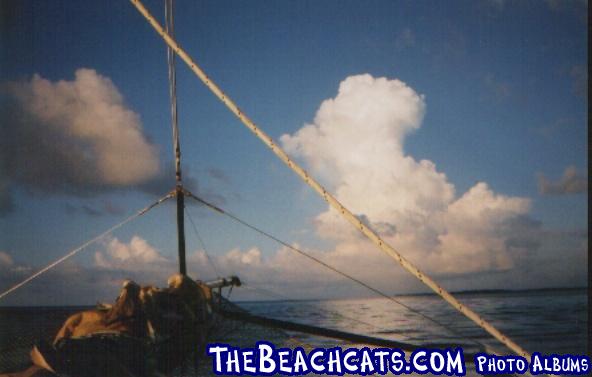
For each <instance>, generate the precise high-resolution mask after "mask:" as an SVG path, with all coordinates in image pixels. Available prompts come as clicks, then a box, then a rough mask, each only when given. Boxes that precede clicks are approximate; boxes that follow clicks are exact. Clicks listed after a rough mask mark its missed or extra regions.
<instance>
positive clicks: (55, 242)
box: [0, 0, 588, 305]
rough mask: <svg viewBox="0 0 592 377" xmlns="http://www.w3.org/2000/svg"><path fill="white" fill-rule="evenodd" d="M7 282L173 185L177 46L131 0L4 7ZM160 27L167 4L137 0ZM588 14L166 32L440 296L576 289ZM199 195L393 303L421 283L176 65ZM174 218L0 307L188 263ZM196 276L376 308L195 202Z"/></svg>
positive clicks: (232, 9)
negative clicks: (169, 59)
mask: <svg viewBox="0 0 592 377" xmlns="http://www.w3.org/2000/svg"><path fill="white" fill-rule="evenodd" d="M0 4H1V12H2V13H1V28H2V31H1V33H0V43H1V44H2V48H1V49H0V51H1V54H2V55H1V56H0V64H1V65H0V67H1V69H0V116H1V118H0V291H4V290H6V289H8V288H9V287H11V286H12V285H14V284H16V283H18V282H19V281H22V280H23V279H25V278H26V277H27V276H30V275H31V274H32V273H34V272H35V271H37V270H39V269H40V268H42V267H43V266H45V265H47V264H49V263H51V262H52V261H54V260H56V259H58V258H59V257H61V256H62V255H64V254H66V253H68V252H69V251H71V250H73V249H74V248H76V247H78V246H79V245H81V244H83V243H84V242H85V241H87V240H88V239H91V238H93V237H94V236H96V235H98V234H100V233H102V232H103V231H105V230H106V229H108V228H110V227H111V226H112V225H114V224H117V223H119V222H120V221H122V220H123V219H125V218H126V217H128V216H130V215H131V214H133V213H135V212H136V211H138V210H140V209H142V208H144V207H145V206H147V205H149V204H150V203H152V202H154V201H155V200H157V199H158V198H160V197H162V196H164V195H165V194H166V193H167V192H169V191H170V190H172V189H173V187H174V174H173V163H172V160H173V152H172V137H171V125H170V105H169V97H168V95H169V92H168V77H167V64H166V49H165V44H164V42H163V41H162V40H161V39H160V38H159V37H158V35H157V34H156V33H155V32H154V31H153V30H152V29H151V27H150V26H149V25H148V24H147V22H146V21H145V20H144V19H143V18H142V17H141V16H140V14H139V13H138V12H137V11H136V10H135V8H134V7H133V5H132V4H131V3H129V2H127V1H102V2H67V1H57V0H55V1H46V2H34V1H28V0H25V1H19V2H10V1H2V2H1V3H0ZM146 6H147V8H148V9H149V10H150V11H151V12H152V13H153V14H154V15H155V17H157V19H158V20H160V21H161V22H162V20H163V19H164V4H163V3H162V2H161V1H146ZM586 15H587V2H585V1H579V0H573V1H568V0H565V1H509V0H508V1H504V0H496V1H492V0H482V1H450V2H445V3H444V2H437V1H426V2H413V1H373V2H370V3H368V2H360V1H322V2H318V1H298V2H294V1H292V2H288V1H276V2H263V1H252V2H241V1H200V2H193V1H178V2H176V12H175V32H176V39H177V40H178V42H179V43H180V45H181V46H182V47H183V48H184V49H185V50H186V51H187V52H188V53H189V55H191V56H192V57H193V58H194V59H195V60H196V61H197V62H198V63H199V64H200V65H201V66H202V68H203V69H204V70H205V71H206V72H207V73H208V75H209V76H210V77H211V78H212V79H213V80H214V81H215V82H216V83H218V85H219V86H220V87H221V88H222V89H223V90H224V91H225V92H226V93H227V94H228V95H229V96H230V97H231V98H232V99H233V100H234V101H235V102H236V103H237V104H238V106H239V107H240V108H241V109H242V110H243V111H244V112H245V113H246V114H248V116H249V117H250V118H251V119H252V120H253V121H254V122H255V123H256V124H258V125H259V126H260V127H261V128H262V129H263V130H264V131H265V132H266V133H268V134H269V135H270V136H271V137H272V138H273V139H274V140H276V142H277V143H278V145H280V146H281V147H282V148H284V149H285V150H286V151H287V153H288V154H289V155H290V156H292V157H293V158H295V160H296V161H297V162H298V163H300V164H302V166H303V167H304V168H306V169H307V170H308V171H309V172H310V174H311V175H312V176H314V177H315V178H316V179H318V181H319V182H321V183H322V184H323V185H324V186H325V187H326V188H327V189H328V190H329V191H330V192H332V193H333V194H334V195H335V196H336V198H337V199H338V200H340V201H341V202H342V203H343V204H344V205H345V206H346V207H348V208H350V209H351V210H352V212H353V213H354V214H356V215H357V216H358V217H359V218H360V219H361V220H363V221H364V222H365V223H366V224H368V225H369V226H370V227H371V228H372V229H374V230H375V231H377V232H378V233H379V234H380V235H381V236H382V237H383V238H384V239H385V240H386V241H387V242H389V243H390V244H391V245H392V246H394V247H395V248H396V249H397V250H399V251H400V252H401V254H403V255H404V256H405V257H406V258H408V259H409V260H411V261H412V262H413V263H415V264H416V265H417V266H418V267H419V268H420V269H421V270H422V271H424V272H426V273H427V274H429V275H430V276H432V277H433V278H434V279H436V280H437V281H438V282H439V283H441V284H442V285H443V286H444V287H446V288H448V289H450V290H467V289H530V288H545V287H582V286H586V284H587V283H586V281H587V279H586V276H587V254H588V253H587V251H588V230H587V229H588V224H587V206H588V201H587V195H586V193H587V189H588V186H587V181H588V177H587V171H588V166H587V154H586V152H587V127H586V124H587V123H586V122H587V80H588V77H587V60H586V59H587V17H586ZM177 82H178V84H177V85H178V87H177V100H178V112H179V127H180V135H181V152H182V158H183V174H184V179H185V184H186V187H187V188H188V189H189V190H191V191H192V192H193V193H195V194H196V195H198V196H200V197H203V198H204V199H206V200H208V201H211V202H212V203H214V204H216V205H219V206H221V207H222V208H224V209H225V210H227V211H228V212H230V213H233V214H234V215H236V216H238V217H239V218H241V219H243V220H245V221H247V222H248V223H250V224H253V225H255V226H257V227H259V228H261V229H263V230H265V231H266V232H268V233H270V234H273V235H274V236H276V237H277V238H279V239H281V240H283V241H285V242H286V243H288V244H290V245H293V246H295V247H297V248H300V249H302V250H304V251H306V252H308V253H310V254H311V255H313V256H315V257H317V258H319V259H322V260H323V261H325V262H327V263H330V264H331V265H333V266H335V267H336V268H338V269H340V270H342V271H344V272H346V273H348V274H351V275H353V276H355V277H356V278H358V279H360V280H362V281H364V282H366V283H368V284H370V285H372V286H375V287H377V288H378V289H381V290H383V291H384V292H387V293H388V294H406V293H418V292H425V291H426V288H425V287H423V286H422V285H421V284H420V283H419V281H417V280H416V279H415V278H414V277H412V276H411V275H409V274H408V273H407V272H406V271H404V270H403V269H402V268H401V267H400V266H399V265H397V263H396V262H395V261H393V260H391V259H390V258H389V257H387V256H386V255H384V254H382V253H381V252H380V251H379V250H378V249H377V248H376V247H375V246H373V245H372V244H370V243H369V242H368V241H366V240H365V239H364V238H363V237H362V236H361V234H360V233H359V232H357V230H356V229H353V228H351V226H350V225H349V224H347V223H346V222H344V221H343V220H342V219H340V218H339V216H338V215H337V214H336V213H334V212H333V211H332V210H330V209H329V208H328V207H327V204H326V203H325V202H324V201H323V200H321V199H320V198H318V197H317V196H316V194H315V193H314V192H313V191H312V190H311V189H310V188H308V187H307V186H306V185H305V184H304V183H303V182H301V181H300V180H299V178H298V177H297V176H296V175H295V174H294V173H293V172H291V171H290V170H289V169H288V168H287V167H286V166H284V165H283V164H282V163H281V162H280V161H279V160H277V158H276V157H275V156H274V155H273V154H272V153H271V152H270V151H269V150H267V149H266V147H265V146H264V145H263V144H262V143H261V142H260V141H259V140H257V139H256V138H255V137H254V136H253V135H252V134H251V133H250V132H249V131H248V130H247V129H246V128H245V127H243V126H242V125H241V123H240V122H239V120H238V119H236V118H235V117H234V116H233V115H232V114H230V113H229V112H228V110H227V109H226V108H225V107H224V106H223V105H222V104H221V103H220V102H219V101H218V100H217V99H216V98H215V97H214V96H213V95H212V94H211V93H209V92H208V90H207V88H205V86H203V85H202V84H201V83H200V82H199V81H198V79H197V78H196V77H195V76H194V75H193V73H192V72H191V71H190V70H189V69H188V68H187V67H186V66H184V65H183V63H182V62H181V61H178V62H177ZM175 232H176V229H175V207H174V205H172V203H168V202H167V203H165V204H162V205H160V206H158V207H156V208H155V209H153V210H151V211H150V212H148V213H147V214H146V215H144V216H142V217H140V218H139V219H137V220H135V221H133V222H132V223H130V224H128V225H126V226H125V227H122V228H121V229H118V230H116V231H114V232H112V233H111V234H109V235H108V236H107V237H104V238H102V239H101V240H100V241H99V242H97V243H94V244H92V245H90V246H89V247H87V248H85V249H84V250H83V251H82V252H80V253H79V254H77V255H76V256H75V257H73V258H71V259H69V260H68V261H66V262H64V263H63V264H60V265H59V266H58V267H56V268H55V269H53V270H51V271H50V272H48V273H47V274H44V275H42V276H40V277H39V278H37V279H35V280H34V281H32V282H31V283H30V284H28V285H25V286H23V287H22V288H20V289H18V290H16V291H15V292H13V293H11V294H10V295H8V296H6V297H5V298H3V299H2V300H1V301H0V305H62V304H92V303H94V302H96V301H97V300H107V301H110V300H112V299H113V298H114V297H116V296H117V292H118V290H119V287H120V286H121V282H122V281H123V279H126V278H131V279H134V280H136V281H138V282H140V283H143V284H154V285H159V286H163V285H164V284H165V283H166V279H167V277H168V276H169V275H171V274H173V273H174V272H176V270H177V268H178V267H177V259H176V258H177V257H176V243H177V240H176V233H175ZM186 233H187V250H188V251H187V253H188V256H187V264H188V271H189V274H190V275H191V276H192V277H194V278H198V279H203V280H208V279H212V278H215V277H217V276H226V275H230V274H236V275H238V276H239V277H240V278H241V279H242V280H243V281H244V282H245V283H246V286H247V287H251V288H253V289H247V288H245V289H242V290H241V289H238V290H236V291H235V292H234V293H233V295H235V297H236V298H239V299H265V298H266V297H264V296H261V292H260V291H257V288H262V289H266V290H268V291H269V290H272V291H274V292H276V293H278V294H281V295H285V296H289V297H294V298H343V297H370V296H371V295H372V293H369V292H367V291H365V290H364V289H363V288H361V287H359V286H356V285H355V284H354V283H351V282H349V281H345V280H343V278H342V277H340V276H338V275H335V274H334V273H332V272H331V271H328V270H325V269H323V268H322V267H320V266H319V265H315V264H314V263H313V262H311V261H309V260H307V259H306V258H303V257H302V256H300V255H298V254H296V253H294V252H293V251H291V250H290V249H289V248H286V247H285V246H282V245H279V244H277V243H275V242H274V241H272V240H269V239H266V238H264V237H262V236H261V235H260V234H257V233H255V232H253V231H251V230H249V229H248V228H245V227H244V226H241V225H240V224H237V223H236V222H233V221H232V220H230V219H229V218H227V217H223V216H220V215H218V214H216V213H213V212H211V211H208V210H207V209H205V208H204V207H203V206H199V205H197V204H195V203H191V202H188V205H187V216H186Z"/></svg>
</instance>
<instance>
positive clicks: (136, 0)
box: [130, 0, 531, 360]
mask: <svg viewBox="0 0 592 377" xmlns="http://www.w3.org/2000/svg"><path fill="white" fill-rule="evenodd" d="M130 1H131V2H132V4H133V5H134V6H135V7H136V9H137V10H138V11H139V12H140V14H142V16H143V17H144V18H145V19H146V20H147V21H148V22H149V23H150V25H152V27H153V28H154V30H155V31H156V32H157V33H158V34H159V35H160V36H161V37H162V38H163V39H164V41H165V42H166V44H167V45H168V46H169V47H171V48H172V49H173V50H174V51H175V53H176V54H177V55H178V56H179V57H180V58H181V59H182V60H183V61H184V62H185V63H186V64H187V65H188V66H189V68H190V69H191V70H192V71H193V73H195V74H196V75H197V76H198V77H199V79H200V80H201V81H202V82H203V83H204V84H205V85H206V87H208V89H210V91H212V93H213V94H214V95H215V96H216V97H218V99H220V101H222V103H224V104H225V105H226V107H228V109H229V110H230V111H231V112H232V113H233V114H234V115H236V116H237V117H238V118H239V119H240V120H241V122H242V123H243V124H244V125H245V126H246V127H247V128H249V129H250V130H251V131H252V132H253V133H254V134H255V135H256V136H257V137H258V138H259V139H260V140H261V141H262V142H263V143H264V144H265V145H267V147H269V148H270V149H271V150H272V151H273V153H274V154H275V155H276V156H277V157H278V158H279V159H280V160H282V161H283V162H284V163H285V164H286V165H288V167H289V168H290V169H292V170H293V171H294V172H295V173H296V174H297V175H298V176H299V177H300V178H302V180H304V181H305V182H306V183H307V184H308V185H309V186H310V187H312V188H313V189H314V190H315V191H316V192H317V193H318V194H319V195H320V196H321V197H322V198H323V199H324V200H325V201H326V202H327V203H329V205H331V206H332V207H333V208H334V209H336V210H337V212H339V213H340V214H341V215H342V216H343V217H344V218H345V219H347V220H348V221H349V222H350V223H352V224H353V225H354V226H355V227H356V228H358V229H359V230H360V231H361V232H362V233H363V234H364V235H365V236H366V237H368V239H369V240H370V241H372V242H374V244H376V245H377V246H378V247H379V248H380V249H381V250H382V251H383V252H384V253H386V254H387V255H389V256H390V257H392V258H393V259H395V260H396V261H398V263H399V264H400V265H401V266H402V267H403V268H405V269H406V270H407V271H409V272H410V273H411V274H412V275H413V276H415V277H416V278H417V279H419V280H420V281H421V282H422V283H424V284H425V285H427V286H428V287H429V288H430V289H432V290H433V291H434V292H436V293H437V294H438V295H439V296H440V297H442V298H443V299H444V300H445V301H446V302H448V303H449V304H450V305H451V306H452V307H454V308H455V309H456V310H458V311H459V312H461V313H462V314H464V315H465V316H466V317H467V318H469V319H470V320H472V321H473V322H475V323H476V324H477V325H478V326H480V327H481V328H483V329H484V330H485V331H487V332H488V333H489V334H491V335H492V336H493V337H494V338H496V339H497V340H499V341H500V342H501V343H503V344H505V345H506V346H507V347H508V348H510V349H511V350H512V351H514V352H516V354H518V355H520V356H522V357H524V358H526V359H528V360H530V358H531V356H530V354H529V353H528V352H527V351H526V350H525V349H524V348H522V347H521V346H519V345H518V344H517V343H515V342H514V341H513V340H512V339H510V338H508V337H507V336H506V335H504V334H503V333H502V332H501V331H499V330H498V329H497V328H495V327H494V326H493V325H492V324H491V323H489V322H488V321H486V320H485V319H483V318H482V317H481V316H480V315H479V314H477V313H476V312H474V311H473V310H472V309H470V308H469V307H467V306H465V305H464V304H462V303H461V302H460V301H459V300H458V299H457V298H456V297H454V296H453V295H452V294H450V292H448V291H447V290H445V289H444V288H442V287H441V286H440V285H439V284H438V283H437V282H436V281H435V280H433V279H432V278H431V277H429V276H427V275H426V274H425V273H423V272H422V271H420V270H419V268H417V267H416V266H415V265H414V264H413V263H411V262H410V261H408V260H407V259H406V258H404V257H403V255H401V253H399V252H398V251H397V250H396V249H395V248H394V247H392V246H391V245H389V244H388V243H387V242H386V241H384V240H383V239H382V238H381V237H380V236H379V235H378V234H377V233H375V232H374V231H373V230H372V229H370V227H368V226H367V225H366V224H364V223H363V222H362V221H361V220H360V219H359V218H358V217H356V216H355V215H354V214H353V213H352V212H351V211H350V210H348V209H347V208H345V207H344V206H343V205H342V204H341V203H340V202H339V201H338V200H337V199H336V198H335V197H334V196H333V195H331V194H330V193H328V192H327V190H326V189H325V188H324V187H323V186H321V185H320V184H319V183H318V182H317V181H316V180H314V179H313V178H311V177H310V176H309V174H308V173H307V172H306V171H305V170H304V169H303V168H302V167H300V165H298V164H297V163H296V162H294V161H293V160H292V159H290V157H289V156H288V155H287V154H286V152H284V151H283V150H282V149H281V148H280V147H278V146H277V144H276V143H275V142H274V141H273V139H272V138H271V137H270V136H269V135H267V134H266V133H265V132H263V131H262V130H261V129H260V128H259V127H257V125H256V124H255V123H253V121H252V120H251V119H249V118H248V117H247V116H246V115H245V114H244V113H243V112H242V111H241V110H240V109H239V107H238V106H237V105H236V104H235V103H234V102H233V101H232V100H231V99H230V98H229V97H228V96H227V95H226V94H225V93H224V92H222V90H221V89H220V88H219V87H218V85H216V84H215V83H214V82H213V81H212V80H211V79H210V78H209V77H208V76H207V75H206V73H205V72H204V71H203V70H202V69H201V68H200V67H199V66H198V65H197V63H196V62H195V61H194V60H193V59H192V58H191V57H190V56H189V55H188V54H187V53H186V52H185V50H183V49H182V48H181V47H180V46H179V44H178V43H177V42H176V41H175V40H174V39H173V38H171V37H170V36H169V35H168V34H167V33H166V32H165V31H164V30H163V28H162V26H160V24H159V23H158V21H156V19H155V18H154V17H153V16H152V15H151V14H150V12H148V10H147V9H146V8H145V7H144V5H143V4H142V2H141V1H140V0H130Z"/></svg>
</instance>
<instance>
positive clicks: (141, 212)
mask: <svg viewBox="0 0 592 377" xmlns="http://www.w3.org/2000/svg"><path fill="white" fill-rule="evenodd" d="M172 196H173V194H172V193H169V194H167V195H166V196H164V197H162V198H161V199H159V200H158V201H156V202H154V203H152V204H151V205H149V206H148V207H146V208H144V209H142V210H140V211H138V212H137V213H135V214H133V215H131V216H130V217H128V218H127V219H125V220H123V221H122V222H120V223H119V224H117V225H114V226H112V227H111V228H109V229H107V230H106V231H105V232H103V233H101V234H99V235H98V236H96V237H95V238H93V239H91V240H90V241H87V242H85V243H84V244H82V245H80V246H78V247H77V248H75V249H74V250H72V251H70V252H69V253H68V254H66V255H64V256H63V257H61V258H60V259H58V260H56V261H54V262H52V263H50V264H48V265H47V266H45V267H43V268H42V269H41V270H39V271H37V272H35V273H34V274H33V275H31V276H29V277H28V278H26V279H25V280H23V281H21V282H20V283H18V284H16V285H14V286H13V287H11V288H9V289H7V290H6V291H4V292H2V293H1V294H0V300H1V299H2V298H4V296H6V295H8V294H10V293H11V292H14V291H16V290H17V289H19V288H20V287H22V286H23V285H25V284H27V283H29V282H30V281H31V280H33V279H35V278H37V277H38V276H40V275H42V274H44V273H45V272H47V271H49V270H51V269H52V268H54V267H55V266H57V265H58V264H60V263H62V262H64V261H65V260H66V259H69V258H71V257H73V256H74V255H76V254H78V253H79V252H80V251H81V250H83V249H84V248H85V247H87V246H89V245H91V244H92V243H94V242H97V241H98V240H100V239H101V238H103V237H105V236H106V235H108V234H109V233H111V232H113V231H114V230H115V229H117V228H120V227H122V226H124V225H125V224H127V223H129V222H130V221H132V220H134V219H136V218H137V217H140V216H142V215H143V214H145V213H146V212H148V211H149V210H151V209H152V208H154V207H156V206H157V205H159V204H161V203H162V202H164V201H165V200H167V199H169V198H171V197H172Z"/></svg>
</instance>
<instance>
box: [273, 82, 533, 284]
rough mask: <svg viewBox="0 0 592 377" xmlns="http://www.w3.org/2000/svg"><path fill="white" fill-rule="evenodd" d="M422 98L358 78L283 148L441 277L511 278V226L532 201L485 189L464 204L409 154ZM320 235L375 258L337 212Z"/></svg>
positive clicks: (398, 86)
mask: <svg viewBox="0 0 592 377" xmlns="http://www.w3.org/2000/svg"><path fill="white" fill-rule="evenodd" d="M425 108H426V105H425V102H424V98H423V96H421V95H419V94H418V93H416V92H415V91H414V90H413V89H412V88H410V87H409V86H407V85H406V84H405V83H403V82H401V81H399V80H389V79H387V78H374V77H372V76H370V75H359V76H351V77H348V78H346V79H345V80H344V81H342V82H341V84H340V86H339V91H338V93H337V96H336V97H335V98H332V99H328V100H326V101H324V102H323V103H322V104H321V106H320V108H319V110H318V112H317V114H316V116H315V119H314V122H313V123H312V124H307V125H305V126H304V127H303V128H301V129H300V130H298V131H297V132H295V133H294V134H293V135H284V136H282V138H281V141H282V143H283V145H284V147H285V148H286V149H287V151H288V152H289V153H291V154H293V155H295V156H298V157H301V158H302V159H303V160H304V161H305V163H306V164H307V165H308V166H309V167H310V168H311V169H312V170H313V172H314V174H315V175H317V176H319V177H321V178H322V179H324V181H325V182H327V183H328V184H329V186H331V189H332V191H333V192H334V193H335V194H336V196H337V198H338V199H339V200H340V201H341V202H342V203H344V204H345V205H346V206H347V207H349V208H350V209H351V210H353V212H354V213H356V214H358V215H359V216H360V217H361V218H363V219H364V220H365V221H367V222H368V223H369V224H370V225H371V226H372V227H373V228H374V229H375V230H377V231H378V232H379V233H381V234H382V235H383V236H384V237H386V238H387V239H388V240H389V241H390V242H392V244H393V245H395V246H396V247H399V248H400V249H401V250H403V251H404V253H405V255H408V256H409V257H410V258H411V259H412V260H416V261H421V263H420V265H421V266H422V267H423V268H427V269H428V270H431V271H433V272H436V273H466V272H477V271H483V270H488V271H491V270H505V269H508V268H511V267H512V266H513V265H514V257H515V256H516V255H515V253H516V250H511V248H510V247H508V244H507V241H508V239H509V238H510V234H509V233H508V232H507V231H506V226H505V225H504V224H507V223H508V222H510V221H512V220H516V219H519V218H521V217H522V216H524V215H526V214H527V213H528V211H529V208H530V201H529V200H528V199H526V198H518V197H508V196H504V195H500V194H497V193H495V192H494V191H493V190H492V189H491V188H490V187H489V186H488V185H487V184H486V183H483V182H480V183H477V184H476V185H475V186H474V187H472V188H470V189H469V190H468V191H467V192H466V193H464V194H462V195H460V196H458V195H457V194H456V193H455V187H454V185H453V184H452V183H451V182H449V181H448V179H447V177H446V175H445V174H444V173H443V172H440V171H438V170H437V168H436V165H435V164H434V163H433V162H432V161H429V160H419V161H418V160H416V159H414V158H413V157H412V156H410V155H407V154H406V153H405V150H404V142H405V137H406V136H407V135H408V134H409V133H410V132H412V131H413V130H416V129H418V128H419V127H420V126H421V122H422V118H423V115H424V112H425ZM316 226H317V231H318V233H319V234H320V235H321V236H323V237H326V238H331V239H334V240H336V241H337V243H338V246H337V252H339V251H340V250H342V251H343V253H346V250H352V249H357V250H367V249H368V246H367V245H365V241H363V240H362V239H361V238H360V235H359V233H358V232H357V230H356V229H353V228H352V227H351V226H350V225H349V224H347V223H345V222H344V221H343V220H341V218H340V217H339V216H338V214H337V213H335V211H333V210H332V209H328V210H327V211H325V212H323V213H321V214H319V215H318V216H317V218H316Z"/></svg>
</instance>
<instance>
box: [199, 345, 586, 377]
mask: <svg viewBox="0 0 592 377" xmlns="http://www.w3.org/2000/svg"><path fill="white" fill-rule="evenodd" d="M207 354H208V356H210V357H211V360H212V370H213V372H214V373H216V374H218V375H236V376H244V375H248V376H271V375H286V376H302V375H306V374H324V375H330V376H343V375H361V376H366V375H386V374H395V375H401V374H411V373H417V374H427V373H431V374H435V375H448V376H464V375H466V373H467V369H466V363H471V364H474V369H475V371H476V372H477V373H479V374H482V375H495V374H509V373H511V374H524V373H527V372H528V373H530V374H532V375H540V374H547V375H583V374H588V373H589V372H590V358H589V357H588V356H585V355H555V354H552V355H542V354H540V353H538V352H535V353H533V354H532V357H531V359H530V360H527V359H526V358H524V357H521V356H512V355H510V356H497V355H493V354H487V353H478V354H476V355H474V356H473V357H472V359H471V358H469V359H468V360H467V359H466V358H465V355H464V353H463V349H462V348H460V347H458V348H454V349H452V348H446V349H428V348H419V349H416V350H415V351H413V352H409V353H405V352H404V351H402V350H400V349H397V348H368V347H362V348H341V347H333V348H315V349H312V350H309V351H305V350H304V349H303V348H302V347H296V348H277V347H275V346H274V345H273V344H272V343H269V342H265V341H261V342H258V343H257V344H256V346H255V347H254V348H240V347H233V346H231V345H229V344H221V343H215V344H209V345H208V347H207Z"/></svg>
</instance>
